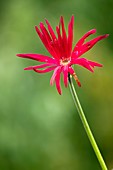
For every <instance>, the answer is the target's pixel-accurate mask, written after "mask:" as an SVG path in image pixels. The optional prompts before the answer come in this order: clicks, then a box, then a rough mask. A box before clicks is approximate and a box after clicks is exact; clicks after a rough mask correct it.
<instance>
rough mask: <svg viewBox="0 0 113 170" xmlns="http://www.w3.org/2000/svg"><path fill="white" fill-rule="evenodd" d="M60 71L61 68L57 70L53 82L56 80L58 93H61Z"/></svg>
mask: <svg viewBox="0 0 113 170" xmlns="http://www.w3.org/2000/svg"><path fill="white" fill-rule="evenodd" d="M60 73H61V68H60V69H59V70H58V71H57V75H56V77H55V82H56V88H57V90H58V93H59V94H60V95H61V94H62V91H61V87H60Z"/></svg>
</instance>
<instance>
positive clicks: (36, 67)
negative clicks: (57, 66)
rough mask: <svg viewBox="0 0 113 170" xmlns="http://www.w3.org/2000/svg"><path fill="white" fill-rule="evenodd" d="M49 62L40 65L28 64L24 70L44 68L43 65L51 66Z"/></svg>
mask: <svg viewBox="0 0 113 170" xmlns="http://www.w3.org/2000/svg"><path fill="white" fill-rule="evenodd" d="M51 65H52V64H51V63H47V64H41V65H37V66H29V67H26V68H24V70H33V69H39V68H44V67H48V66H51Z"/></svg>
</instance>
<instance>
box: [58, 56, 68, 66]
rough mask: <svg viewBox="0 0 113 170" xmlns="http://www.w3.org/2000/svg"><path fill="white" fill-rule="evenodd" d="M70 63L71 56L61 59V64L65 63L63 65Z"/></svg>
mask: <svg viewBox="0 0 113 170" xmlns="http://www.w3.org/2000/svg"><path fill="white" fill-rule="evenodd" d="M69 63H70V58H66V59H62V60H61V61H60V64H61V65H63V66H66V65H68V64H69Z"/></svg>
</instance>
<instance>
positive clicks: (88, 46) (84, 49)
mask: <svg viewBox="0 0 113 170" xmlns="http://www.w3.org/2000/svg"><path fill="white" fill-rule="evenodd" d="M107 37H108V34H105V35H100V36H98V37H96V38H94V39H92V40H90V41H88V42H87V43H85V44H83V45H82V46H81V47H80V51H81V52H80V55H82V54H83V53H85V52H87V51H89V50H90V49H91V48H92V47H93V46H94V45H95V44H96V43H97V42H98V41H100V40H102V39H104V38H107Z"/></svg>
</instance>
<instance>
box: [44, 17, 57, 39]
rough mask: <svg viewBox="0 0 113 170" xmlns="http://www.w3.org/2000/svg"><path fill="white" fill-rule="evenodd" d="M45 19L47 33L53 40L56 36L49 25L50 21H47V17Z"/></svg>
mask: <svg viewBox="0 0 113 170" xmlns="http://www.w3.org/2000/svg"><path fill="white" fill-rule="evenodd" d="M45 21H46V24H47V26H48V30H49V33H50V35H51V37H52V39H53V40H55V39H57V38H56V35H55V33H54V31H53V29H52V27H51V25H50V23H49V22H48V20H47V19H45Z"/></svg>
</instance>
